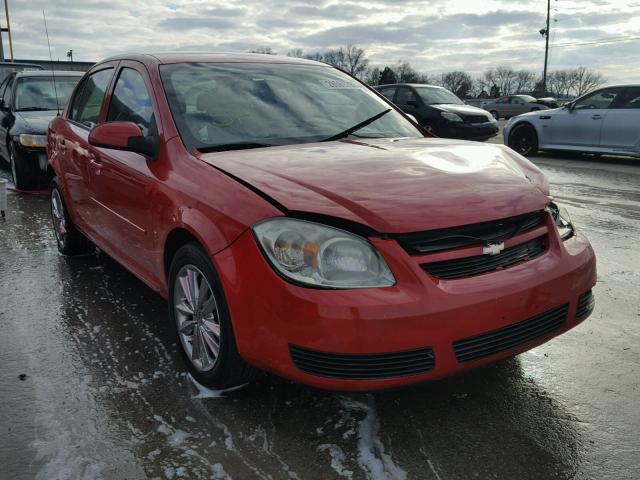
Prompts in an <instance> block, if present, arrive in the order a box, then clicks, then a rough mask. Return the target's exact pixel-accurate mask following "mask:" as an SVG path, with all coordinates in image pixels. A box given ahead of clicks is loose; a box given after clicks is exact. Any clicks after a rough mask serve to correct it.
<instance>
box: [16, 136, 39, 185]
mask: <svg viewBox="0 0 640 480" xmlns="http://www.w3.org/2000/svg"><path fill="white" fill-rule="evenodd" d="M9 164H10V165H11V176H12V177H13V184H14V185H15V186H16V188H17V189H19V190H30V189H33V188H36V187H37V186H38V166H37V165H36V164H35V162H34V161H33V160H32V159H30V158H25V159H22V160H19V159H17V158H16V153H15V149H14V147H13V144H12V143H9Z"/></svg>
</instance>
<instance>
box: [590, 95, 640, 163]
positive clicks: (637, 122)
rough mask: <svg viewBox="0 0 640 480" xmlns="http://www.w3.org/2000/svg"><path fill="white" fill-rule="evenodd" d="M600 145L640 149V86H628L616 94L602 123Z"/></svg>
mask: <svg viewBox="0 0 640 480" xmlns="http://www.w3.org/2000/svg"><path fill="white" fill-rule="evenodd" d="M600 146H601V147H604V148H619V149H628V150H633V151H638V150H639V148H640V87H627V88H625V89H624V90H623V91H622V92H621V93H620V94H619V95H618V96H616V98H615V100H614V101H613V102H612V104H611V106H610V108H609V111H608V113H607V116H606V117H605V118H604V121H603V123H602V135H601V137H600ZM633 147H636V148H633Z"/></svg>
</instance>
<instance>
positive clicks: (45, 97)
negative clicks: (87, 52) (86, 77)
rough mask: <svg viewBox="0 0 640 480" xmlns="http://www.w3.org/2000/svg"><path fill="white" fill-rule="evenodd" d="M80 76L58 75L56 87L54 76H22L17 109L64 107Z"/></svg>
mask: <svg viewBox="0 0 640 480" xmlns="http://www.w3.org/2000/svg"><path fill="white" fill-rule="evenodd" d="M80 78H81V77H80V76H77V77H69V76H66V77H56V82H55V88H54V85H53V77H21V78H19V79H18V83H17V85H16V99H15V108H16V110H17V111H20V110H57V109H58V106H59V107H60V108H64V106H65V104H66V103H67V100H68V99H69V95H71V92H72V90H73V88H74V87H75V86H76V83H78V80H80ZM56 92H57V95H58V101H57V102H56Z"/></svg>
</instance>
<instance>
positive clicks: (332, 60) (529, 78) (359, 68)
mask: <svg viewBox="0 0 640 480" xmlns="http://www.w3.org/2000/svg"><path fill="white" fill-rule="evenodd" d="M252 52H253V53H263V54H276V52H274V51H273V50H272V49H271V48H270V47H260V48H257V49H255V50H252ZM287 55H288V56H290V57H297V58H307V59H309V60H316V61H319V62H324V63H328V64H329V65H333V66H334V67H338V68H340V69H342V70H344V71H346V72H348V73H350V74H351V75H354V76H355V77H358V78H359V79H361V80H363V81H364V82H365V83H367V84H368V85H372V86H375V85H387V84H390V83H426V84H430V85H439V86H442V87H445V88H446V89H448V90H450V91H452V92H453V93H455V94H456V95H457V96H458V97H460V98H495V97H499V96H502V95H514V94H525V93H526V94H532V95H533V96H536V97H541V96H547V95H550V96H554V97H559V98H567V97H577V96H580V95H583V94H585V93H587V92H589V91H590V90H593V89H595V88H597V87H600V86H602V85H604V84H605V83H606V79H605V78H604V76H603V75H602V74H601V73H599V72H595V71H593V70H590V69H588V68H586V67H578V68H571V69H562V70H554V71H550V72H548V74H547V85H546V89H545V88H544V87H543V82H542V78H541V77H542V76H541V75H540V74H537V73H535V72H534V71H532V70H515V69H513V68H510V67H508V66H499V67H496V68H491V69H489V70H486V71H484V72H483V73H482V74H481V75H478V76H475V77H474V76H472V75H470V74H469V73H467V72H464V71H450V72H444V73H441V74H438V75H432V74H428V73H424V72H418V71H417V70H415V68H413V67H412V66H411V64H410V63H409V62H407V61H399V62H397V63H396V64H393V65H385V66H378V65H372V64H371V62H370V60H369V58H368V57H367V55H366V51H365V50H364V49H363V48H360V47H358V46H356V45H347V46H345V47H340V48H336V49H329V50H325V51H322V52H320V51H316V52H305V51H304V50H302V49H301V48H295V49H292V50H289V51H288V52H287Z"/></svg>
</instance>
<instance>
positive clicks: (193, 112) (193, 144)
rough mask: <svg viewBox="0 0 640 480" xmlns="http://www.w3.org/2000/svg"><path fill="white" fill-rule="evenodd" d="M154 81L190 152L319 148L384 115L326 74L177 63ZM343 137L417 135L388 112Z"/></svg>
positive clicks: (309, 68)
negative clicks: (290, 146) (309, 145)
mask: <svg viewBox="0 0 640 480" xmlns="http://www.w3.org/2000/svg"><path fill="white" fill-rule="evenodd" d="M160 74H161V77H162V83H163V85H164V89H165V93H166V95H167V99H168V101H169V106H170V108H171V112H172V114H173V118H174V120H175V122H176V126H177V127H178V130H179V131H180V135H181V137H182V140H183V142H184V143H185V145H186V146H187V148H188V149H189V150H191V149H193V148H196V149H198V150H201V151H207V150H233V149H235V148H251V147H254V146H256V147H257V146H264V145H284V144H293V143H306V142H317V141H321V140H325V139H329V138H331V137H333V136H336V135H338V134H341V133H344V132H348V131H349V130H350V129H352V128H353V127H354V126H357V125H358V124H360V123H362V122H364V121H365V120H367V119H370V118H372V117H375V116H376V115H379V114H381V113H382V112H384V111H385V110H388V109H389V108H390V107H389V105H388V104H387V103H385V102H384V101H382V100H381V99H380V98H379V97H378V96H377V95H375V94H374V93H372V92H371V91H369V90H368V89H367V88H366V87H364V86H363V85H361V84H360V83H358V82H356V81H355V80H353V79H352V78H351V77H349V76H347V75H345V74H344V73H342V72H340V71H339V70H336V69H334V68H330V67H323V66H313V65H287V64H247V63H242V64H221V63H197V64H196V63H189V64H187V63H180V64H171V65H162V66H161V67H160ZM344 136H349V137H354V138H382V137H422V136H423V135H422V134H421V133H420V132H419V131H418V130H417V129H416V128H415V127H414V126H413V125H412V124H411V123H410V122H409V121H407V120H406V119H405V118H404V117H403V116H402V115H401V114H400V113H398V112H397V111H395V110H391V111H390V112H388V113H386V114H383V115H380V116H379V117H378V118H376V119H375V120H374V121H372V122H371V123H366V125H364V126H362V128H358V129H357V130H356V131H354V132H352V133H347V135H344ZM216 147H218V148H216Z"/></svg>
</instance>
